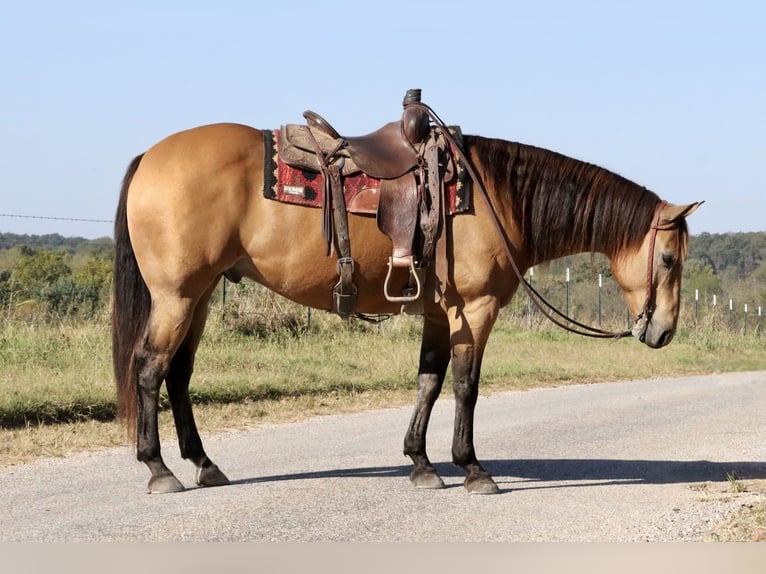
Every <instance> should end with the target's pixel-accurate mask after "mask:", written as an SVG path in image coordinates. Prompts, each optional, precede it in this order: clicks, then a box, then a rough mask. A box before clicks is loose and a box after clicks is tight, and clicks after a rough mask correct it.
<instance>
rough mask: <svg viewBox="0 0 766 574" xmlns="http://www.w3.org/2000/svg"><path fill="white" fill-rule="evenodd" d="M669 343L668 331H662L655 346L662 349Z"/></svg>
mask: <svg viewBox="0 0 766 574" xmlns="http://www.w3.org/2000/svg"><path fill="white" fill-rule="evenodd" d="M669 342H670V331H663V332H662V335H660V337H659V338H658V339H657V346H658V347H664V346H665V345H666V344H668V343H669Z"/></svg>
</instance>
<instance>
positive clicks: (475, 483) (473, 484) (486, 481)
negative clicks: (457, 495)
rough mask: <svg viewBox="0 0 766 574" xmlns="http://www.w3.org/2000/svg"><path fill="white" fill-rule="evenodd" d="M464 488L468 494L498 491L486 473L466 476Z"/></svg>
mask: <svg viewBox="0 0 766 574" xmlns="http://www.w3.org/2000/svg"><path fill="white" fill-rule="evenodd" d="M465 488H466V490H467V491H468V494H497V493H499V492H500V489H499V488H498V487H497V484H495V481H494V480H492V477H490V476H488V475H482V476H469V477H467V478H466V479H465Z"/></svg>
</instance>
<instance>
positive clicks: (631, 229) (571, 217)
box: [465, 136, 683, 262]
mask: <svg viewBox="0 0 766 574" xmlns="http://www.w3.org/2000/svg"><path fill="white" fill-rule="evenodd" d="M465 147H466V150H467V152H468V154H469V156H470V157H472V158H473V161H474V162H475V163H476V164H477V168H478V169H479V170H480V174H481V177H482V178H483V179H484V181H485V182H486V184H487V186H488V187H494V189H495V190H496V192H497V193H503V192H504V191H505V192H507V193H508V194H510V205H511V209H512V214H513V218H514V220H515V221H516V223H517V225H518V226H519V229H520V230H521V232H522V234H523V237H524V243H525V247H526V249H527V250H528V251H529V253H530V255H531V256H532V259H533V260H534V261H538V262H542V261H547V260H550V259H553V258H556V257H560V256H562V255H567V254H570V253H579V252H588V251H590V252H601V253H605V254H607V255H608V256H610V257H611V256H613V255H616V254H618V253H619V252H620V251H621V250H623V249H625V248H630V247H633V246H637V245H639V244H640V243H641V241H642V240H643V239H644V237H645V235H646V233H647V231H648V230H649V226H650V225H651V221H652V218H653V216H654V212H655V209H656V207H657V205H658V203H659V202H660V198H659V197H658V196H657V195H656V194H655V193H653V192H651V191H649V190H648V189H646V188H644V187H641V186H639V185H637V184H635V183H633V182H632V181H629V180H627V179H625V178H624V177H621V176H619V175H617V174H615V173H612V172H610V171H608V170H606V169H604V168H601V167H598V166H595V165H593V164H590V163H586V162H583V161H580V160H576V159H572V158H570V157H567V156H564V155H561V154H559V153H556V152H552V151H549V150H546V149H542V148H538V147H534V146H530V145H524V144H520V143H515V142H508V141H504V140H498V139H490V138H483V137H479V136H466V137H465ZM682 225H683V223H682Z"/></svg>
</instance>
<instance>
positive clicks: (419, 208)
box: [279, 89, 456, 318]
mask: <svg viewBox="0 0 766 574" xmlns="http://www.w3.org/2000/svg"><path fill="white" fill-rule="evenodd" d="M420 94H421V90H419V89H412V90H408V91H407V93H406V95H405V97H404V100H403V102H402V105H403V108H404V111H403V113H402V118H401V119H400V120H398V121H394V122H390V123H387V124H386V125H384V126H383V127H381V128H380V129H378V130H377V131H374V132H373V133H371V134H368V135H364V136H357V137H344V136H341V135H340V134H339V133H338V132H337V130H335V129H334V128H333V127H332V126H331V125H330V124H329V123H328V122H327V121H326V120H325V119H324V118H322V117H321V116H320V115H319V114H317V113H315V112H312V111H306V112H304V114H303V117H304V118H305V119H306V122H307V125H296V124H288V125H285V126H282V127H281V128H280V138H279V155H280V158H281V159H282V161H283V162H285V163H286V164H288V165H290V166H292V167H296V168H299V169H302V170H305V171H310V172H317V173H321V174H322V176H323V178H324V186H323V221H322V235H323V238H324V240H325V243H326V244H327V253H328V255H330V254H332V252H333V249H335V250H337V253H338V261H337V271H338V275H339V280H338V283H337V284H336V285H335V286H334V287H333V306H332V310H333V312H335V313H337V314H339V315H340V316H341V317H344V318H346V317H348V316H349V315H351V314H353V313H354V312H355V308H356V299H357V288H356V285H355V284H354V283H353V273H354V260H353V258H352V256H351V244H350V238H349V232H348V216H347V210H348V207H347V206H346V199H345V197H344V192H343V181H344V177H346V176H351V175H354V174H359V173H360V172H363V173H366V174H367V175H368V176H369V177H371V178H374V179H376V180H379V181H380V188H379V192H378V193H374V192H376V191H378V190H367V192H368V193H367V197H358V196H357V197H355V198H354V199H353V202H355V203H361V204H364V205H365V208H364V209H363V210H362V211H366V212H367V213H375V214H376V217H377V223H378V227H379V229H380V230H381V231H382V232H383V233H384V234H385V235H387V236H388V237H389V238H390V239H391V241H392V243H393V253H392V255H391V257H389V260H388V273H387V275H386V280H385V283H384V286H383V292H384V295H385V297H386V299H388V300H389V301H391V302H396V303H402V304H403V305H404V307H403V311H405V312H407V313H413V314H414V313H422V305H423V298H424V296H423V293H424V284H425V273H426V269H427V268H428V267H430V266H431V264H432V262H433V261H434V259H435V252H436V251H440V252H442V251H444V250H445V249H446V248H445V247H444V245H443V244H444V241H443V240H441V239H440V235H443V234H440V232H441V229H442V227H443V221H444V217H445V215H444V214H445V208H444V203H445V199H444V186H445V183H446V182H449V181H450V180H451V179H452V178H453V177H454V176H455V172H456V166H455V165H454V162H453V161H452V158H451V153H450V148H449V145H448V143H447V140H446V139H445V137H444V135H443V133H442V131H441V129H440V128H439V127H432V125H431V122H430V118H431V115H430V108H428V106H425V105H424V104H422V103H421V101H420ZM370 192H372V193H370ZM437 244H438V246H437ZM438 259H439V260H440V261H438V262H437V267H441V266H442V265H443V264H444V263H443V262H444V261H446V257H439V258H438ZM396 268H404V269H407V270H408V273H407V275H408V279H407V285H406V287H404V288H403V289H402V292H401V294H392V293H391V290H392V288H391V286H390V285H389V284H390V283H391V277H392V271H393V270H394V269H396ZM442 279H443V278H442Z"/></svg>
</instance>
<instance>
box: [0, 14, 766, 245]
mask: <svg viewBox="0 0 766 574" xmlns="http://www.w3.org/2000/svg"><path fill="white" fill-rule="evenodd" d="M0 12H1V15H0V86H2V89H0V232H10V233H22V234H23V233H28V234H46V233H59V234H61V235H64V236H82V237H86V238H96V237H103V236H111V235H112V223H111V220H112V219H113V217H114V212H115V208H116V203H117V196H118V191H119V185H120V182H121V180H122V177H123V175H124V172H125V169H126V167H127V165H128V163H129V162H130V160H131V159H132V158H133V157H134V156H136V155H138V154H139V153H142V152H143V151H145V150H146V149H147V148H148V147H150V146H151V145H152V144H154V143H155V142H157V141H159V140H160V139H162V138H164V137H166V136H167V135H170V134H171V133H174V132H177V131H180V130H183V129H187V128H190V127H194V126H197V125H202V124H208V123H215V122H220V121H231V122H238V123H244V124H248V125H251V126H254V127H257V128H274V127H278V126H279V125H281V124H284V123H299V122H302V121H303V119H302V113H303V111H304V110H306V109H311V110H314V111H316V112H318V113H320V114H321V115H323V116H324V117H326V118H327V119H328V120H329V121H330V122H331V123H332V124H333V125H334V126H335V127H336V128H337V129H338V131H339V132H341V133H344V134H347V135H361V134H365V133H368V132H370V131H373V130H375V129H377V128H378V127H380V126H381V125H382V124H383V123H385V122H388V121H392V120H394V119H396V118H398V117H399V116H400V114H401V100H402V97H403V96H404V93H405V92H406V90H407V89H409V88H421V89H422V90H423V101H424V102H425V103H427V104H429V105H430V106H431V107H432V108H434V110H435V111H436V112H437V113H438V114H439V115H440V116H441V117H442V119H443V120H444V121H445V122H447V123H449V124H459V125H460V126H461V127H462V129H463V131H464V132H465V133H469V134H477V135H482V136H488V137H497V138H502V139H506V140H511V141H518V142H522V143H527V144H532V145H536V146H540V147H544V148H547V149H551V150H554V151H557V152H559V153H563V154H566V155H569V156H571V157H575V158H577V159H581V160H585V161H588V162H590V163H594V164H597V165H600V166H602V167H605V168H607V169H610V170H612V171H614V172H616V173H619V174H620V175H622V176H624V177H627V178H628V179H631V180H633V181H635V182H636V183H639V184H641V185H644V186H646V187H647V188H649V189H651V190H652V191H654V192H656V193H657V194H658V195H660V196H661V197H662V198H664V199H666V200H668V201H669V202H671V203H675V204H685V203H691V202H693V201H702V200H704V201H705V204H704V205H703V206H702V207H701V208H700V209H699V210H698V211H697V212H696V213H695V214H694V215H693V216H691V217H690V218H689V227H690V230H691V233H692V234H698V233H702V232H708V233H725V232H737V231H766V169H765V167H766V111H765V110H766V32H764V22H766V3H764V2H757V1H751V2H747V1H740V0H730V1H728V2H708V1H705V0H702V1H696V2H687V1H680V2H672V1H671V0H664V1H656V0H645V1H642V2H606V1H603V2H596V1H589V0H581V1H577V2H564V1H546V0H541V1H535V2H530V1H529V0H525V1H524V2H517V1H515V0H501V1H483V0H470V1H469V0H461V1H452V0H442V1H439V2H430V1H426V2H417V1H416V0H385V1H381V2H363V1H361V0H358V1H355V2H338V3H332V2H316V1H312V2H308V1H293V0H277V1H270V2H260V1H257V2H251V1H239V2H233V1H227V0H218V1H216V2H210V1H209V0H208V1H205V2H198V1H196V0H185V1H183V2H178V1H175V0H171V1H165V2H163V1H160V0H151V1H145V0H133V1H131V2H121V3H116V2H115V3H112V2H104V1H98V2H85V1H79V0H70V1H68V2H40V1H35V0H25V1H24V2H20V1H18V0H11V1H10V2H7V3H5V5H4V6H3V8H2V10H1V11H0Z"/></svg>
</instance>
